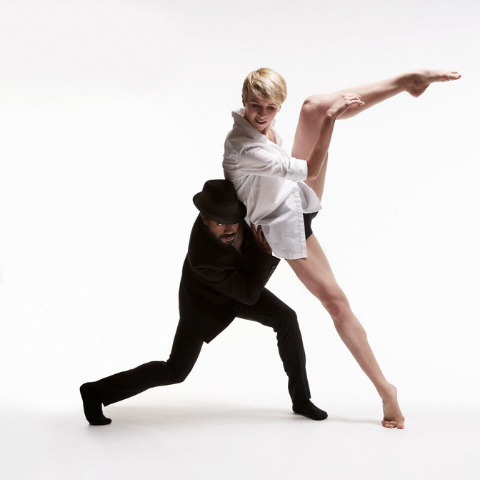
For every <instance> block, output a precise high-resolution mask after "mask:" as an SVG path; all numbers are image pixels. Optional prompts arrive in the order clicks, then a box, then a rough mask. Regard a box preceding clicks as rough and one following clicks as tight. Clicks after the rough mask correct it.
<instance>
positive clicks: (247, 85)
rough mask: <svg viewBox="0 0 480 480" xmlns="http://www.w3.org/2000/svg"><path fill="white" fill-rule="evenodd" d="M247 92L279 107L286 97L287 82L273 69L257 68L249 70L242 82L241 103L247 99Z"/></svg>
mask: <svg viewBox="0 0 480 480" xmlns="http://www.w3.org/2000/svg"><path fill="white" fill-rule="evenodd" d="M249 93H251V94H253V95H255V96H256V97H259V98H261V99H262V100H271V101H272V102H273V103H274V104H275V105H277V107H280V106H281V105H282V103H283V102H284V101H285V99H286V98H287V82H286V81H285V79H284V78H283V77H282V76H281V75H280V74H279V73H278V72H276V71H275V70H272V69H271V68H259V69H258V70H255V71H253V72H250V73H249V74H248V75H247V78H246V79H245V81H244V82H243V88H242V100H243V103H245V101H246V100H247V95H248V94H249Z"/></svg>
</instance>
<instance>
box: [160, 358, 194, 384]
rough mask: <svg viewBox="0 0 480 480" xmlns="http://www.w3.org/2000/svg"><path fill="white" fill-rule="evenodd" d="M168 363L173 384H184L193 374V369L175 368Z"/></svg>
mask: <svg viewBox="0 0 480 480" xmlns="http://www.w3.org/2000/svg"><path fill="white" fill-rule="evenodd" d="M166 363H167V367H168V370H169V373H170V381H171V383H172V384H176V383H182V382H184V381H185V379H186V378H187V377H188V375H189V374H190V372H191V369H185V368H175V366H174V365H171V364H169V363H168V361H167V362H166Z"/></svg>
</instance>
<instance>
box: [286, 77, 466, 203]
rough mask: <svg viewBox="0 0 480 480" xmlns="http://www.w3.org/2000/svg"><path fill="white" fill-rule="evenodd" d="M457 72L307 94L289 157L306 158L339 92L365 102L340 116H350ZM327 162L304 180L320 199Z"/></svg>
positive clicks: (423, 87)
mask: <svg viewBox="0 0 480 480" xmlns="http://www.w3.org/2000/svg"><path fill="white" fill-rule="evenodd" d="M459 78H460V74H458V73H457V72H451V71H447V70H418V71H414V72H408V73H405V74H402V75H398V76H396V77H393V78H389V79H386V80H381V81H379V82H374V83H369V84H365V85H359V86H356V87H352V88H348V89H344V90H340V91H338V92H334V93H327V94H321V95H312V96H311V97H308V98H307V99H306V100H305V102H304V104H303V106H302V109H301V111H300V118H299V120H298V125H297V130H296V133H295V140H294V143H293V149H292V156H294V157H296V158H304V159H305V158H307V157H308V155H309V153H310V151H311V150H312V147H313V144H314V143H315V139H316V138H317V135H318V132H319V130H320V125H321V123H322V121H323V118H324V116H325V113H326V111H327V110H328V109H329V108H330V107H331V105H332V104H333V103H334V102H335V100H336V99H337V98H338V96H339V95H340V94H342V93H347V92H351V93H356V94H357V95H360V97H361V100H362V101H363V102H364V103H365V105H363V106H362V107H355V106H352V107H350V108H349V109H348V110H347V111H346V112H344V113H343V114H342V115H341V116H339V117H338V118H339V119H345V118H350V117H353V116H355V115H357V114H358V113H360V112H362V111H364V110H365V109H367V108H370V107H373V106H374V105H377V104H378V103H380V102H383V101H384V100H387V99H388V98H391V97H393V96H395V95H398V94H399V93H401V92H408V93H410V95H413V96H414V97H418V96H420V95H421V94H422V93H423V92H424V91H425V90H426V89H427V88H428V86H429V85H430V84H431V83H434V82H447V81H450V80H457V79H459ZM326 168H327V162H326V161H325V162H324V165H323V169H324V171H323V174H322V173H320V175H319V176H318V177H317V178H316V179H315V180H308V181H307V182H306V183H307V184H308V185H310V186H311V187H312V188H313V190H315V192H316V193H317V195H318V197H319V198H320V200H321V199H322V195H323V189H324V183H325V174H326Z"/></svg>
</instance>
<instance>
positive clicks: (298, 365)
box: [237, 289, 327, 420]
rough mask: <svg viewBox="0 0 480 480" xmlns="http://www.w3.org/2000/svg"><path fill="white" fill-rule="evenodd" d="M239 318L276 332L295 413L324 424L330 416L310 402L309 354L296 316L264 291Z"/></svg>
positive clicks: (271, 294)
mask: <svg viewBox="0 0 480 480" xmlns="http://www.w3.org/2000/svg"><path fill="white" fill-rule="evenodd" d="M237 316H238V317H240V318H244V319H246V320H253V321H255V322H259V323H261V324H262V325H265V326H267V327H271V328H273V330H274V331H275V332H276V334H277V342H278V351H279V354H280V358H281V359H282V362H283V367H284V370H285V373H286V374H287V376H288V391H289V393H290V396H291V398H292V403H293V410H294V412H295V413H299V414H301V415H304V416H306V417H308V418H311V419H313V420H324V419H325V418H327V414H326V412H324V411H323V410H321V409H319V408H317V407H316V406H315V405H313V403H312V402H310V389H309V386H308V379H307V372H306V369H305V362H306V359H305V350H304V348H303V341H302V334H301V333H300V327H299V325H298V321H297V315H296V313H295V312H294V311H293V310H292V309H291V308H290V307H289V306H288V305H286V304H285V303H283V302H282V301H281V300H280V299H279V298H277V297H276V296H275V295H274V294H273V293H271V292H270V291H269V290H267V289H264V290H263V292H262V294H261V295H260V298H259V299H258V301H257V302H256V303H255V304H254V305H243V306H242V307H241V308H240V309H239V311H238V313H237Z"/></svg>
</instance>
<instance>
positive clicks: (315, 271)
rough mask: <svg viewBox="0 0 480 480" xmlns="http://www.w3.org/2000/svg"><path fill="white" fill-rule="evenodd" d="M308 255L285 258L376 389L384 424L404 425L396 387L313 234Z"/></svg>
mask: <svg viewBox="0 0 480 480" xmlns="http://www.w3.org/2000/svg"><path fill="white" fill-rule="evenodd" d="M307 251H308V257H307V258H301V259H297V260H287V261H288V263H289V265H290V266H291V267H292V269H293V270H294V272H295V273H296V275H297V276H298V278H299V279H300V281H301V282H302V283H303V284H304V285H305V286H306V287H307V288H308V289H309V290H310V292H311V293H313V295H315V296H316V297H317V298H318V299H319V300H320V301H321V302H322V304H323V306H324V307H325V308H326V309H327V311H328V312H329V313H330V315H331V317H332V319H333V323H334V325H335V328H336V330H337V332H338V334H339V335H340V337H341V339H342V340H343V342H344V343H345V345H346V346H347V348H348V349H349V350H350V352H351V353H352V355H353V356H354V358H355V360H356V361H357V363H358V364H359V365H360V367H361V368H362V370H363V371H364V372H365V374H366V375H367V376H368V378H369V379H370V380H371V381H372V383H373V384H374V386H375V388H376V389H377V391H378V393H379V395H380V397H381V399H382V402H383V412H384V418H383V421H382V425H383V426H384V427H386V428H395V427H396V428H400V429H402V428H404V423H405V418H404V417H403V415H402V412H401V410H400V406H399V404H398V401H397V390H396V388H395V387H394V386H393V385H391V384H390V383H389V382H388V381H387V379H386V378H385V376H384V375H383V373H382V371H381V369H380V366H379V365H378V362H377V360H376V358H375V355H374V354H373V351H372V349H371V347H370V345H369V343H368V340H367V334H366V332H365V330H364V329H363V327H362V325H361V324H360V322H359V321H358V319H357V317H356V316H355V315H354V313H353V312H352V309H351V308H350V305H349V303H348V300H347V297H346V296H345V294H344V293H343V291H342V290H341V288H340V287H339V285H338V283H337V281H336V280H335V277H334V275H333V272H332V269H331V268H330V265H329V263H328V260H327V258H326V256H325V254H324V252H323V250H322V248H321V246H320V244H319V243H318V241H317V239H316V238H315V235H311V236H310V237H309V238H308V240H307Z"/></svg>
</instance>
